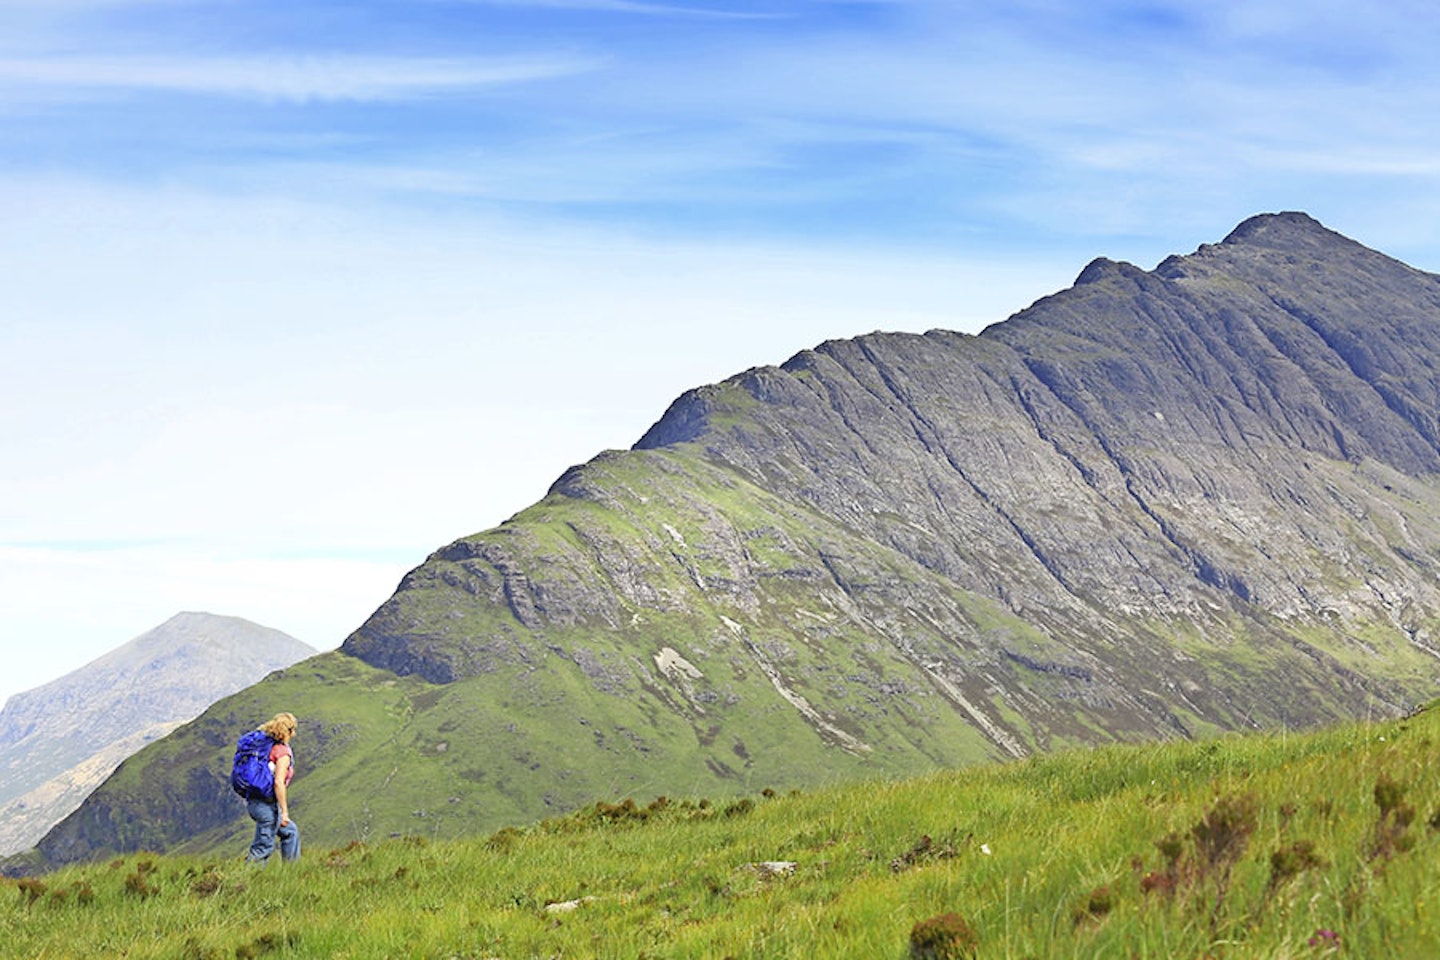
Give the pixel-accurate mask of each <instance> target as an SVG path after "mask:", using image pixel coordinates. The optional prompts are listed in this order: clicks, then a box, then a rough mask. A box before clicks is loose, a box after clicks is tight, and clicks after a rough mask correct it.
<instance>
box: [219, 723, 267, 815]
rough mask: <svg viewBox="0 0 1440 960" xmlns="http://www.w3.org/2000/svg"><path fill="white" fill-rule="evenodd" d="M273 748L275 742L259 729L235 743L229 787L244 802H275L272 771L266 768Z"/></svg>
mask: <svg viewBox="0 0 1440 960" xmlns="http://www.w3.org/2000/svg"><path fill="white" fill-rule="evenodd" d="M273 746H275V741H274V740H272V739H270V736H269V735H268V734H266V733H264V732H263V731H261V730H251V731H250V732H249V733H247V734H245V735H244V736H243V737H241V738H240V740H239V742H237V743H236V744H235V765H234V766H233V767H232V768H231V770H230V786H231V787H232V788H233V789H234V790H235V792H236V793H238V794H240V796H242V797H244V798H245V799H246V800H274V799H275V771H273V770H271V769H270V748H271V747H273Z"/></svg>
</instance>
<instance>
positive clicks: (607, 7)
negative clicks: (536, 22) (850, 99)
mask: <svg viewBox="0 0 1440 960" xmlns="http://www.w3.org/2000/svg"><path fill="white" fill-rule="evenodd" d="M468 2H470V3H477V4H484V5H486V6H492V7H530V8H537V7H538V8H547V9H551V10H581V11H583V10H593V11H597V12H601V13H631V14H640V15H643V16H648V17H696V18H702V19H720V20H769V19H774V18H775V17H776V16H777V15H776V14H773V13H765V12H749V11H744V10H734V9H731V10H724V9H717V8H714V7H694V6H688V5H685V4H675V3H645V2H642V0H468Z"/></svg>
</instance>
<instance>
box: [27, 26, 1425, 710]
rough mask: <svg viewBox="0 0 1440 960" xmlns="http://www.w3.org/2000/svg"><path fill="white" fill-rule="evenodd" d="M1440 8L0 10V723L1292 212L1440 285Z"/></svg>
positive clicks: (323, 601) (373, 579)
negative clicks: (755, 401) (688, 441)
mask: <svg viewBox="0 0 1440 960" xmlns="http://www.w3.org/2000/svg"><path fill="white" fill-rule="evenodd" d="M1436 49H1440V14H1437V13H1436V12H1435V11H1434V9H1433V7H1432V6H1430V5H1428V4H1422V3H1419V2H1409V0H1396V2H1389V3H1384V4H1379V3H1374V4H1372V3H1354V2H1351V3H1338V2H1328V0H1317V2H1307V3H1304V4H1301V3H1288V2H1285V3H1281V2H1271V0H1252V2H1245V3H1239V2H1228V0H1215V2H1208V3H1205V4H1199V3H1167V2H1152V3H1122V2H1105V0H1102V2H1092V3H1089V4H1074V3H1060V2H1051V0H1031V2H1017V3H988V4H979V3H967V2H953V3H941V2H930V0H877V2H866V0H834V2H829V0H742V2H730V3H719V2H715V3H708V2H699V3H693V4H692V3H680V2H674V3H672V2H644V0H538V2H537V0H529V2H526V0H511V2H506V0H460V2H450V0H409V2H403V3H375V2H363V0H362V2H346V3H338V2H337V3H318V2H310V0H288V2H278V0H276V2H271V0H246V2H239V0H235V2H228V0H211V2H199V0H145V2H141V0H43V2H42V0H0V458H3V470H0V639H3V642H4V644H5V648H6V651H7V660H8V661H9V662H10V663H11V664H12V666H13V669H7V671H6V676H5V677H4V679H3V680H0V697H3V696H6V695H8V694H9V693H13V692H15V691H16V690H20V689H25V688H28V687H30V686H34V685H36V684H38V683H41V682H44V681H46V680H49V679H53V678H54V677H56V676H59V675H60V674H61V673H63V672H65V671H66V670H69V669H73V668H74V667H76V666H79V665H81V664H83V663H84V662H86V661H87V660H89V659H92V658H93V657H95V656H98V655H99V654H100V653H103V652H104V651H105V650H107V649H109V648H111V647H113V646H115V645H117V644H118V643H120V642H123V641H124V640H127V639H129V638H131V637H133V636H135V635H137V634H139V633H140V632H143V631H144V630H146V629H148V628H149V627H152V626H154V625H156V624H158V623H159V622H161V621H162V620H164V619H166V618H167V617H168V616H170V615H171V614H173V613H175V612H178V611H180V610H197V609H198V610H209V611H211V612H216V613H225V614H232V615H237V616H243V617H247V618H249V619H252V620H256V621H258V622H261V623H265V624H267V625H270V626H274V627H277V628H279V629H282V630H286V631H288V632H290V633H292V634H294V635H296V636H298V637H300V638H301V639H303V640H306V641H307V642H309V643H311V644H312V645H314V646H317V647H321V648H326V647H331V646H334V645H336V644H338V643H339V642H340V641H341V640H343V639H344V636H345V635H346V634H347V633H348V632H349V631H350V630H352V629H354V628H355V627H356V626H358V625H359V624H360V622H362V621H363V620H364V618H365V617H366V616H367V615H368V614H369V613H370V612H371V611H372V610H373V609H374V608H375V607H376V606H378V605H379V604H380V603H381V602H383V601H384V599H385V598H386V597H387V596H388V595H389V593H390V592H391V590H393V588H394V586H395V584H396V583H397V582H398V580H399V577H400V576H401V575H402V574H403V573H404V571H405V570H406V569H408V568H409V567H412V566H414V565H415V564H417V563H419V562H420V561H421V560H423V558H424V556H425V555H426V553H428V552H429V551H430V550H432V549H434V548H435V547H438V546H440V545H441V544H443V543H445V542H448V541H449V540H452V539H454V538H456V537H459V536H462V535H465V534H467V533H471V532H474V531H476V530H479V529H483V528H486V527H489V526H493V525H494V524H496V523H498V522H500V521H501V520H503V519H504V518H505V517H507V516H509V515H510V514H512V513H514V512H515V511H517V510H519V509H521V508H523V507H524V506H526V505H528V504H529V503H531V502H534V501H535V500H537V499H539V497H540V496H541V495H543V493H544V490H545V488H546V487H547V486H548V484H549V483H550V481H551V480H553V479H554V478H555V477H556V476H558V475H559V474H560V473H561V472H562V471H563V470H564V469H565V468H566V467H567V466H569V465H570V464H572V463H576V462H580V461H584V460H586V459H589V458H590V457H591V456H593V455H594V454H595V453H597V452H599V451H600V450H602V449H605V448H614V447H626V446H628V445H629V444H631V443H632V442H634V440H635V439H637V438H638V437H639V436H640V435H641V434H642V433H643V432H644V430H645V428H646V427H647V426H648V425H649V424H650V423H651V422H653V420H654V419H656V418H657V417H658V416H659V415H660V413H661V412H663V410H664V408H665V406H666V405H667V404H668V403H669V402H670V400H671V399H673V398H674V397H675V396H676V395H678V394H679V393H680V392H682V391H683V390H685V389H687V388H689V387H692V386H697V385H699V384H701V383H707V382H713V381H715V380H719V379H723V378H724V377H726V376H728V375H730V374H732V373H735V372H738V371H740V370H742V369H744V368H746V367H749V366H754V365H757V364H764V363H778V362H781V361H783V360H784V359H786V358H787V357H788V356H790V355H791V354H793V353H794V352H796V351H797V350H800V349H803V348H805V347H808V346H813V345H814V344H816V343H818V342H820V341H822V340H825V339H829V338H832V337H845V336H853V335H856V334H860V333H865V332H869V331H871V330H876V329H882V330H914V331H920V330H925V329H930V328H933V327H947V328H952V329H962V330H972V331H973V330H978V329H980V328H982V327H983V326H985V325H986V324H988V323H991V322H994V321H997V320H1001V319H1003V318H1004V317H1005V316H1007V315H1008V314H1010V313H1011V312H1014V311H1015V310H1018V309H1020V308H1022V307H1024V306H1026V305H1027V304H1029V303H1030V302H1032V301H1033V300H1035V299H1036V298H1038V297H1040V296H1043V295H1045V294H1047V293H1050V292H1053V291H1054V290H1056V289H1059V288H1060V287H1063V286H1065V285H1067V284H1068V283H1069V282H1070V281H1071V280H1072V279H1073V277H1074V276H1075V275H1076V274H1077V273H1078V272H1079V270H1080V269H1081V268H1082V267H1083V266H1084V264H1085V263H1086V262H1087V261H1088V260H1089V259H1091V258H1092V257H1094V256H1097V255H1106V256H1111V257H1114V258H1117V259H1127V260H1131V261H1133V262H1136V263H1139V264H1140V265H1141V266H1144V267H1147V268H1148V267H1151V266H1153V265H1154V264H1155V263H1156V262H1157V261H1158V260H1160V259H1162V258H1163V257H1164V256H1165V255H1167V254H1169V253H1175V252H1182V253H1183V252H1188V251H1190V250H1193V249H1194V248H1195V247H1196V246H1198V245H1199V244H1200V243H1205V242H1213V241H1216V240H1219V239H1220V238H1222V237H1223V236H1224V235H1225V233H1227V232H1228V231H1229V229H1230V228H1232V227H1233V226H1234V225H1235V224H1236V223H1237V222H1239V221H1240V220H1241V219H1243V218H1245V217H1246V216H1249V215H1250V214H1253V213H1258V212H1263V211H1270V210H1280V209H1303V210H1307V211H1309V212H1310V213H1312V214H1314V215H1315V216H1317V217H1319V218H1320V219H1321V220H1322V221H1323V222H1325V223H1326V224H1328V225H1330V226H1332V227H1334V228H1336V229H1338V230H1341V231H1342V232H1344V233H1346V234H1348V235H1350V236H1352V237H1354V238H1356V239H1358V240H1360V241H1361V242H1363V243H1366V244H1368V245H1370V246H1374V247H1377V248H1379V249H1381V250H1384V251H1385V252H1387V253H1390V254H1392V255H1395V256H1398V257H1400V258H1402V259H1405V260H1406V261H1408V262H1410V263H1412V264H1414V265H1416V266H1419V267H1421V268H1424V269H1429V270H1437V269H1440V229H1437V227H1436V223H1437V222H1440V218H1437V213H1440V125H1437V124H1436V122H1435V117H1437V116H1440V103H1437V100H1440V76H1437V73H1440V67H1437V65H1436V62H1437V60H1440V58H1436V57H1435V56H1434V54H1433V51H1434V50H1436Z"/></svg>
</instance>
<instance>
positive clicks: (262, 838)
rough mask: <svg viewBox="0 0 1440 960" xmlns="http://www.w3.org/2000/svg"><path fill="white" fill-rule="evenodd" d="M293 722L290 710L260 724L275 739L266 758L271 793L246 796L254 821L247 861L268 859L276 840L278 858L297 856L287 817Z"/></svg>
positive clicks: (296, 843) (294, 835)
mask: <svg viewBox="0 0 1440 960" xmlns="http://www.w3.org/2000/svg"><path fill="white" fill-rule="evenodd" d="M295 725H296V724H295V715H294V714H293V713H277V714H275V718H274V719H273V720H271V721H270V722H268V723H264V724H261V726H260V732H261V733H263V734H265V736H267V737H269V738H270V739H271V740H273V741H275V743H274V745H273V746H272V747H271V748H270V755H269V757H268V760H269V768H270V772H271V775H272V777H273V779H274V794H273V796H266V795H264V794H257V793H253V792H252V793H251V794H250V795H249V796H247V797H246V801H245V803H246V806H247V808H248V809H249V811H250V819H252V820H254V821H255V839H254V840H253V841H251V843H250V853H249V854H248V855H247V856H246V857H245V859H246V860H248V861H250V862H251V863H257V864H263V863H265V862H266V861H267V860H269V858H270V854H272V853H274V852H275V841H276V840H277V839H278V840H279V841H280V859H282V860H298V859H300V831H299V829H297V828H296V826H295V821H294V820H291V819H290V789H289V788H290V778H291V777H293V776H294V775H295V752H294V751H293V750H291V749H290V741H291V740H292V739H293V738H294V737H295Z"/></svg>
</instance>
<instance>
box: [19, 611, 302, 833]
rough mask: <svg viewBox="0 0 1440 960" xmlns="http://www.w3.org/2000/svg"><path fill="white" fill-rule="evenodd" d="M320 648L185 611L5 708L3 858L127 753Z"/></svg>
mask: <svg viewBox="0 0 1440 960" xmlns="http://www.w3.org/2000/svg"><path fill="white" fill-rule="evenodd" d="M314 652H315V651H314V650H313V649H311V648H310V647H308V646H306V645H305V644H303V643H301V642H300V641H299V640H296V639H295V638H293V637H290V636H287V635H286V634H283V633H281V632H279V631H278V630H271V629H269V628H267V627H261V626H258V625H256V624H253V623H250V622H248V621H245V620H241V619H238V618H236V617H217V616H213V615H211V614H205V613H182V614H178V615H176V616H175V617H172V618H171V619H169V620H167V621H166V622H165V623H163V624H161V625H160V626H158V627H156V628H155V629H154V630H150V631H148V632H146V633H144V634H142V635H140V636H139V637H136V638H135V639H134V640H131V641H130V642H128V643H126V644H125V645H123V646H121V647H119V648H117V649H115V650H112V651H111V652H110V653H107V654H106V655H104V656H103V657H101V658H99V659H98V660H95V661H94V662H92V663H89V664H87V665H86V666H84V667H81V668H80V669H79V670H75V671H73V672H71V673H69V674H66V675H65V676H63V677H61V678H60V679H58V680H54V681H52V682H50V683H47V684H45V685H44V686H40V687H36V688H35V689H33V690H29V691H26V692H25V693H20V694H16V695H15V696H13V697H11V698H10V699H9V700H8V701H6V704H5V708H4V709H3V710H0V854H10V853H14V852H16V851H19V850H23V849H25V848H27V847H30V846H32V845H33V844H34V843H35V842H36V841H37V840H39V839H40V838H41V837H42V836H44V834H45V832H46V831H47V830H49V829H50V828H51V827H52V826H54V825H55V824H56V823H58V822H59V821H60V820H61V819H63V818H64V817H65V816H66V815H67V814H69V813H70V812H71V811H72V810H74V809H75V808H76V807H78V806H79V805H80V802H81V801H82V800H84V799H85V797H86V795H87V794H89V793H90V791H92V790H93V789H95V787H96V786H98V785H99V784H100V782H101V781H103V780H104V779H105V778H106V777H107V776H108V775H109V774H110V772H111V771H112V770H114V769H115V767H116V766H118V765H119V764H120V762H121V761H122V760H124V759H125V758H126V757H127V756H129V755H130V754H132V753H134V752H135V751H136V750H139V749H140V748H141V747H143V746H145V745H146V744H147V743H149V742H151V741H153V740H157V739H159V738H161V737H163V736H164V735H165V734H167V733H169V732H170V731H171V730H173V729H175V727H177V726H179V725H180V724H181V723H183V722H184V721H186V720H190V719H191V718H193V717H195V716H197V715H199V714H200V713H201V711H203V710H204V709H205V708H206V707H208V706H210V704H212V703H214V702H215V701H216V700H219V699H220V698H221V697H224V696H227V695H228V694H231V693H234V692H235V691H237V690H240V689H243V688H244V687H247V686H249V685H250V684H252V683H254V682H256V681H257V680H259V679H261V678H262V677H264V676H265V675H266V674H267V673H269V672H271V671H272V670H278V669H281V668H283V667H287V666H289V665H290V664H292V663H295V662H296V661H298V660H301V659H303V658H305V657H307V656H310V655H311V654H313V653H314Z"/></svg>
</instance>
